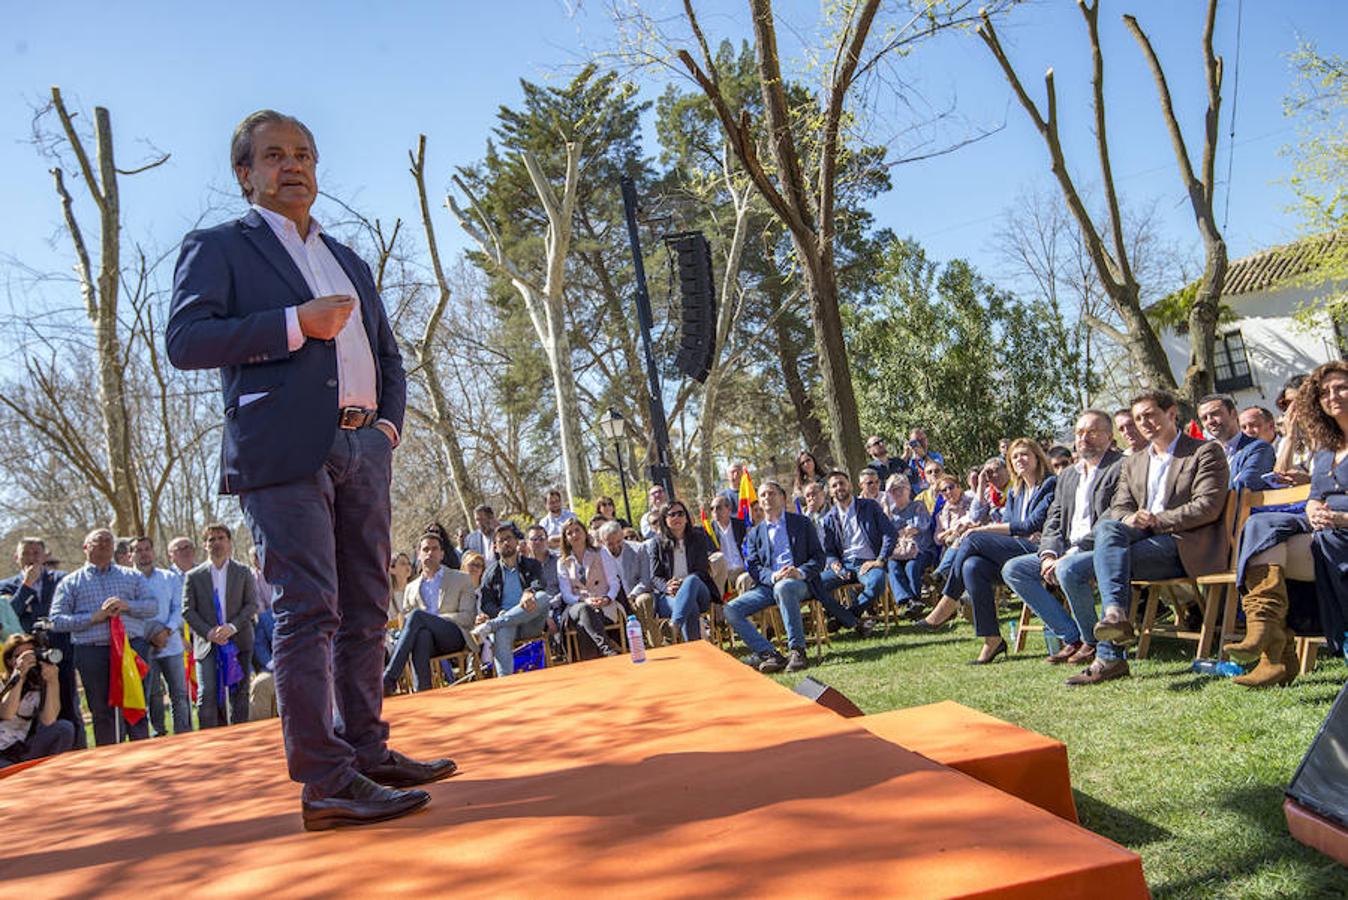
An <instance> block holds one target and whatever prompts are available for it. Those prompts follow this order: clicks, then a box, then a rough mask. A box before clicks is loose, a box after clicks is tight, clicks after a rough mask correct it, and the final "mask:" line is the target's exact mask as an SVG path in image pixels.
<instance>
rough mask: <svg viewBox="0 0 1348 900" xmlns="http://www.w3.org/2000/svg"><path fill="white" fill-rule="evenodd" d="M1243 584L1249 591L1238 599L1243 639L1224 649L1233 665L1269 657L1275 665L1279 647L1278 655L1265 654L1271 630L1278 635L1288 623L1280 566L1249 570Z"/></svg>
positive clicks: (1279, 655) (1285, 595)
mask: <svg viewBox="0 0 1348 900" xmlns="http://www.w3.org/2000/svg"><path fill="white" fill-rule="evenodd" d="M1245 583H1246V584H1247V585H1248V586H1249V589H1248V590H1247V591H1246V592H1245V596H1244V597H1242V598H1241V601H1240V603H1241V606H1242V607H1243V608H1244V610H1245V639H1244V640H1242V641H1237V642H1236V643H1234V644H1227V645H1226V646H1225V647H1223V648H1222V649H1224V650H1225V651H1226V653H1227V655H1228V656H1230V657H1231V658H1232V659H1234V660H1235V661H1236V662H1241V663H1249V662H1254V661H1255V660H1256V659H1260V658H1261V657H1263V656H1269V655H1271V656H1272V658H1273V660H1274V661H1275V662H1276V661H1277V660H1279V659H1280V658H1281V656H1282V645H1281V644H1280V645H1279V646H1278V652H1277V653H1273V654H1269V653H1267V650H1268V645H1269V642H1270V640H1271V639H1272V638H1273V636H1274V635H1273V634H1272V632H1273V631H1274V630H1278V631H1280V630H1281V628H1282V625H1283V624H1284V623H1285V622H1286V621H1287V582H1285V581H1284V580H1283V568H1282V566H1250V567H1249V568H1248V569H1247V570H1246V572H1245Z"/></svg>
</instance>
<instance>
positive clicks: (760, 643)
mask: <svg viewBox="0 0 1348 900" xmlns="http://www.w3.org/2000/svg"><path fill="white" fill-rule="evenodd" d="M758 499H759V500H761V501H762V503H763V521H762V522H759V523H758V524H757V525H755V526H754V529H753V531H750V532H749V536H748V538H747V539H746V540H745V542H744V565H745V570H746V571H747V572H748V574H749V577H750V578H752V579H753V580H754V586H753V587H752V588H750V589H749V590H747V591H745V592H744V593H743V594H740V595H739V596H738V597H736V598H735V599H734V600H731V601H730V602H729V603H727V604H726V605H725V618H726V621H727V622H729V623H730V626H731V627H732V628H734V629H735V633H736V634H738V635H739V636H740V639H741V640H743V641H744V643H745V645H746V646H747V647H748V648H749V649H750V650H751V651H753V653H754V654H755V656H756V657H757V659H758V671H760V672H769V673H770V672H780V671H782V669H786V670H787V671H788V672H798V671H800V670H801V669H803V668H805V667H806V666H807V665H809V659H808V657H807V656H806V655H805V624H804V622H803V620H802V618H801V614H800V604H801V603H802V602H803V601H804V600H805V599H806V598H807V597H811V596H814V597H822V596H823V594H824V588H823V585H822V584H820V581H819V576H820V574H821V573H822V572H823V569H824V548H823V547H821V546H820V545H819V535H818V533H817V532H816V531H815V529H814V523H812V522H811V521H810V520H809V519H807V518H805V517H804V516H800V515H797V514H795V513H789V512H786V490H785V489H783V488H782V486H781V485H780V484H778V483H777V482H775V481H765V482H763V484H762V485H760V486H759V489H758ZM774 603H776V604H777V608H778V609H780V610H781V612H782V622H783V624H784V625H785V626H786V646H787V651H788V652H789V653H790V659H787V658H785V657H783V656H782V654H780V653H778V652H777V651H776V650H775V649H774V648H773V646H772V644H771V643H769V642H768V640H767V638H765V637H763V635H762V634H761V633H759V631H758V629H757V628H755V627H754V624H753V623H752V622H750V621H749V617H750V616H752V615H753V614H754V613H756V612H758V611H760V610H763V609H767V608H768V607H769V606H771V605H772V604H774Z"/></svg>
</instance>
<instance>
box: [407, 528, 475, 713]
mask: <svg viewBox="0 0 1348 900" xmlns="http://www.w3.org/2000/svg"><path fill="white" fill-rule="evenodd" d="M444 558H445V546H444V544H443V543H441V540H440V535H438V534H435V533H427V534H423V535H422V536H421V541H420V543H419V544H418V545H417V559H418V562H419V563H420V564H421V572H420V573H419V574H418V575H417V577H416V578H413V579H412V580H411V581H410V582H408V584H407V588H406V590H404V591H403V596H402V597H399V598H396V599H397V600H398V602H399V617H400V618H401V619H402V632H401V633H400V634H399V635H398V643H397V644H396V645H394V648H393V655H392V656H391V657H390V658H389V662H388V665H387V666H385V668H384V693H386V694H392V693H393V692H394V691H395V690H396V689H397V686H398V679H399V678H401V677H402V674H403V669H405V668H406V667H407V663H408V661H409V660H410V661H411V663H412V690H414V691H425V690H429V689H430V687H431V658H432V657H435V656H445V655H448V654H450V653H458V652H459V651H460V650H463V649H464V648H465V647H468V648H469V649H472V650H476V649H477V643H476V641H474V640H473V638H472V636H471V632H472V630H473V619H474V617H475V616H476V615H477V594H476V589H475V588H474V587H473V579H472V576H470V575H469V574H468V573H467V572H461V571H459V570H458V569H451V568H449V567H448V566H446V565H444V564H443V563H444Z"/></svg>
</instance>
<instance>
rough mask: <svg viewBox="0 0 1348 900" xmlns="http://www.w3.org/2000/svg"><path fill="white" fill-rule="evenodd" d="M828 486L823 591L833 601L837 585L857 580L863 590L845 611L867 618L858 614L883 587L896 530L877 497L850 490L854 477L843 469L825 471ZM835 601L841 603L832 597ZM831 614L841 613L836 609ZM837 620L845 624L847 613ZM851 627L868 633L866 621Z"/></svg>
mask: <svg viewBox="0 0 1348 900" xmlns="http://www.w3.org/2000/svg"><path fill="white" fill-rule="evenodd" d="M828 492H829V496H830V497H832V498H833V506H831V507H830V508H829V511H828V512H827V513H826V514H825V515H824V553H825V554H826V555H827V556H828V567H827V568H826V569H824V573H823V576H822V582H823V585H824V592H825V593H826V594H827V595H828V596H829V600H830V601H832V597H833V592H834V591H835V590H837V589H838V588H839V587H841V586H842V585H844V584H848V583H849V582H854V581H856V582H860V583H861V593H860V594H858V595H857V598H856V600H855V601H854V602H853V603H852V609H851V611H850V613H849V615H850V616H851V617H852V618H856V619H857V620H858V621H859V622H862V621H868V620H863V619H861V616H862V615H863V614H864V613H865V612H866V610H868V609H869V608H870V606H871V604H872V603H874V602H875V600H876V599H877V598H878V597H879V596H880V592H881V591H883V590H884V589H885V563H886V562H887V561H888V559H889V557H890V555H891V554H892V553H893V552H894V544H895V542H896V541H897V540H898V532H896V531H895V530H894V523H893V522H891V521H890V520H889V516H887V515H885V511H884V508H883V507H881V506H880V504H879V503H877V502H876V501H874V500H867V499H866V498H865V497H853V496H852V479H851V478H849V477H848V475H847V473H846V472H839V471H833V472H830V473H829V475H828ZM825 605H826V606H827V605H828V603H826V604H825ZM833 605H834V606H836V607H837V608H838V609H843V607H842V606H841V604H837V603H836V601H834V602H833ZM830 612H833V609H832V608H830ZM834 617H835V618H841V617H838V616H837V613H836V612H834ZM841 621H842V623H843V624H844V625H847V624H849V623H848V620H847V618H841ZM855 627H858V628H859V630H861V631H862V633H863V635H864V634H867V633H869V628H868V627H867V626H866V625H861V624H858V625H857V626H855Z"/></svg>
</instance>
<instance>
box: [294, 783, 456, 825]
mask: <svg viewBox="0 0 1348 900" xmlns="http://www.w3.org/2000/svg"><path fill="white" fill-rule="evenodd" d="M430 800H431V795H430V794H428V793H426V792H425V791H399V790H393V789H391V788H386V787H384V786H382V785H379V784H375V783H374V782H373V781H371V780H370V779H368V778H366V777H365V776H364V775H357V776H356V777H355V778H352V779H351V780H350V781H349V782H347V785H346V787H344V788H342V789H341V790H340V791H338V792H337V793H336V794H333V795H332V796H331V797H323V798H322V799H320V800H305V801H303V803H301V811H302V814H303V816H304V829H305V831H325V830H327V829H329V828H340V827H342V826H347V825H369V824H371V823H372V822H384V821H387V820H389V819H396V818H398V817H399V816H405V815H407V814H408V813H410V812H412V811H414V810H418V809H421V807H423V806H425V805H426V804H427V803H429V802H430Z"/></svg>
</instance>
